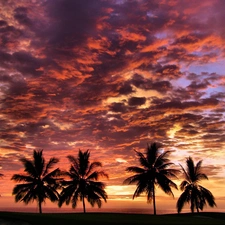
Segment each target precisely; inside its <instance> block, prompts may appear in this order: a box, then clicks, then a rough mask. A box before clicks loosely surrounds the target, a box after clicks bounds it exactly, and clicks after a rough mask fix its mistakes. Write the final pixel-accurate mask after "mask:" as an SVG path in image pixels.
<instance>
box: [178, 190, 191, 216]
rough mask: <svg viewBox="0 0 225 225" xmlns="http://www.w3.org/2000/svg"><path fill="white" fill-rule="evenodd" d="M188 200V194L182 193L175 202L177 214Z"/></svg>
mask: <svg viewBox="0 0 225 225" xmlns="http://www.w3.org/2000/svg"><path fill="white" fill-rule="evenodd" d="M189 199H190V196H189V192H188V191H184V192H183V193H182V194H181V195H180V197H179V198H178V200H177V205H176V207H177V212H178V213H180V212H181V211H182V209H183V207H184V204H185V203H188V202H189Z"/></svg>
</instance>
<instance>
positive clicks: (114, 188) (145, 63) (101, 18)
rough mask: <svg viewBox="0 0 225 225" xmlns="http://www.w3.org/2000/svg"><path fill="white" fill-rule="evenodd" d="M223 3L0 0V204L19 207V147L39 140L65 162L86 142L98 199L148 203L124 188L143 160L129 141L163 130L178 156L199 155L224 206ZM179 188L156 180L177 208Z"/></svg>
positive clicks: (137, 142)
mask: <svg viewBox="0 0 225 225" xmlns="http://www.w3.org/2000/svg"><path fill="white" fill-rule="evenodd" d="M224 8H225V1H224V0H213V1H212V0H205V1H196V0H181V1H178V0H177V1H176V0H157V1H156V0H155V1H154V0H151V1H149V0H76V1H75V0H17V1H14V0H0V108H1V109H0V165H1V169H0V172H1V173H3V174H4V175H5V176H4V177H3V178H2V179H1V180H0V187H1V189H0V192H1V198H0V205H1V207H5V206H7V207H8V206H9V207H12V206H13V207H14V206H16V205H18V206H20V207H25V206H24V205H23V204H21V205H20V204H19V203H14V199H13V197H12V189H13V187H14V185H15V183H14V182H13V181H11V177H12V175H13V174H15V173H18V172H23V167H22V164H21V162H20V161H19V158H21V157H27V158H28V157H31V156H32V153H33V150H40V149H43V154H44V157H45V158H46V160H48V159H50V157H53V156H54V157H58V158H59V159H60V162H59V163H58V167H60V168H61V169H68V168H69V166H70V164H69V161H68V159H67V158H66V157H67V156H68V155H74V156H77V153H78V150H79V149H81V150H82V151H86V150H87V149H89V150H90V153H91V157H90V159H91V161H100V162H102V164H103V170H104V171H105V172H106V173H108V175H109V179H107V180H104V182H105V183H106V185H107V188H106V191H107V194H108V196H109V199H108V203H103V206H102V207H103V208H104V207H113V206H116V207H118V206H119V207H122V206H124V207H148V208H152V206H151V205H150V206H149V205H148V204H147V203H146V197H145V196H141V197H139V198H136V199H134V200H132V194H133V193H134V191H135V185H130V186H127V185H123V180H124V179H126V178H127V177H129V176H131V175H132V174H131V173H128V172H125V169H126V168H127V167H128V166H131V165H135V166H136V165H137V166H139V162H138V159H137V157H136V155H135V151H134V150H136V151H141V152H144V151H145V150H146V146H147V144H150V143H152V142H159V143H161V144H162V145H163V150H164V151H167V150H168V151H172V152H171V154H170V156H169V159H170V160H171V161H172V162H173V163H174V164H175V166H179V164H181V165H183V166H184V167H185V162H186V158H187V157H189V156H190V157H192V158H193V160H194V161H195V162H198V161H199V160H203V162H202V167H203V172H204V173H205V174H207V176H208V178H209V180H207V181H204V182H202V183H201V184H202V185H203V186H204V187H206V188H207V189H209V190H210V191H211V192H212V194H213V195H214V197H215V200H216V203H217V208H216V210H217V211H218V210H224V211H225V192H224V190H225V179H224V177H225V154H224V149H225V117H224V115H225V26H224V21H225V14H224ZM102 181H103V180H102ZM181 181H182V177H180V178H179V179H177V180H175V181H174V182H176V183H177V185H179V184H180V183H181ZM181 193H182V192H181V191H179V190H174V198H172V197H171V196H167V195H166V194H164V193H163V192H162V191H161V190H160V189H157V192H156V195H157V204H158V208H160V206H162V207H163V206H164V207H165V205H166V207H167V208H169V207H170V208H174V209H175V205H176V200H177V198H178V197H179V196H180V194H181ZM10 199H11V200H10ZM1 202H2V203H1ZM3 203H4V204H3ZM7 204H8V205H7ZM167 205H169V206H167Z"/></svg>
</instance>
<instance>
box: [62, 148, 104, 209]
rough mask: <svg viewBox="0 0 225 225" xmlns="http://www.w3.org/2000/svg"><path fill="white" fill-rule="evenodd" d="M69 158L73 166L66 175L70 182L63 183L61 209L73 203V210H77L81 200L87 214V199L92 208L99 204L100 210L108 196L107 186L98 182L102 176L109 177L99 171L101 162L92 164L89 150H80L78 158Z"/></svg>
mask: <svg viewBox="0 0 225 225" xmlns="http://www.w3.org/2000/svg"><path fill="white" fill-rule="evenodd" d="M67 158H68V159H69V161H70V163H71V166H70V169H69V171H68V172H65V173H64V175H65V176H67V177H68V178H69V180H63V181H62V186H63V190H62V192H61V194H60V200H59V207H61V206H62V204H63V203H64V202H65V203H66V204H67V205H68V204H70V203H72V208H75V207H76V206H77V202H78V201H79V200H80V201H82V203H83V209H84V213H85V212H86V208H85V199H86V200H87V201H88V202H89V203H90V204H91V206H94V205H95V204H97V206H98V207H99V208H100V207H101V204H102V200H101V199H103V200H104V201H105V202H106V199H107V194H106V192H105V190H104V189H105V184H104V183H103V182H99V181H98V179H99V177H100V176H104V177H108V175H107V174H106V173H105V172H104V171H102V170H97V168H99V167H102V164H101V163H100V162H92V163H90V161H89V158H90V152H89V151H88V150H87V151H85V152H82V151H81V150H79V153H78V156H77V157H74V156H71V155H69V156H68V157H67Z"/></svg>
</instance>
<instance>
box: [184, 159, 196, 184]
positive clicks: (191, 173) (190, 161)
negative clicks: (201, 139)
mask: <svg viewBox="0 0 225 225" xmlns="http://www.w3.org/2000/svg"><path fill="white" fill-rule="evenodd" d="M186 164H187V173H188V175H189V178H190V179H191V181H192V182H195V180H196V176H195V165H194V161H193V159H192V158H191V157H188V158H187V160H186Z"/></svg>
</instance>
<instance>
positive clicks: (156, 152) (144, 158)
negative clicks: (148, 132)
mask: <svg viewBox="0 0 225 225" xmlns="http://www.w3.org/2000/svg"><path fill="white" fill-rule="evenodd" d="M161 147H162V146H161V144H159V143H156V142H154V143H152V144H151V145H149V144H148V145H147V149H146V153H145V155H144V154H142V153H141V152H138V151H135V152H136V153H137V156H138V157H139V162H140V164H141V166H142V167H137V166H130V167H127V169H126V171H128V172H133V173H136V174H135V175H133V176H131V177H129V178H127V179H125V180H124V182H123V183H124V184H137V189H136V190H135V192H134V194H133V199H134V198H135V197H138V196H140V195H141V194H142V193H146V194H147V202H151V201H152V200H153V207H154V215H156V201H155V188H156V186H159V187H160V188H161V189H162V190H163V191H164V192H165V193H166V194H168V195H172V196H173V192H172V190H171V188H172V187H173V188H176V189H177V185H176V184H175V183H174V182H173V181H172V180H170V178H171V177H175V178H176V174H177V173H178V172H179V170H176V169H169V168H168V167H170V166H171V165H173V163H171V162H170V161H169V159H168V158H167V156H168V155H169V154H170V151H165V152H162V153H160V148H161Z"/></svg>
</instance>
